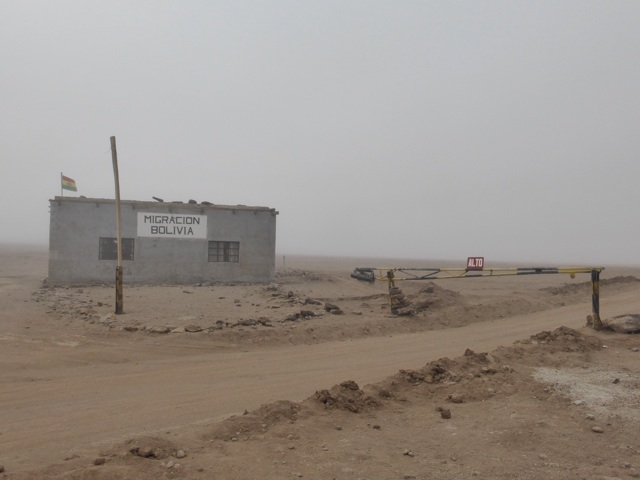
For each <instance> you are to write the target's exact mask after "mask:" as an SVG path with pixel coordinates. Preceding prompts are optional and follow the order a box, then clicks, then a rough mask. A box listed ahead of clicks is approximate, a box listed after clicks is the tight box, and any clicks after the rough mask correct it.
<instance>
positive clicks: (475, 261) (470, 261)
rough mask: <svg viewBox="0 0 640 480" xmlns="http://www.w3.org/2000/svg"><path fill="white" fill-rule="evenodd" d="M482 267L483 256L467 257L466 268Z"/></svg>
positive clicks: (478, 268)
mask: <svg viewBox="0 0 640 480" xmlns="http://www.w3.org/2000/svg"><path fill="white" fill-rule="evenodd" d="M483 268H484V257H469V258H467V270H482V269H483Z"/></svg>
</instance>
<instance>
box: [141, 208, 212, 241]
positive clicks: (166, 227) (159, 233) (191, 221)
mask: <svg viewBox="0 0 640 480" xmlns="http://www.w3.org/2000/svg"><path fill="white" fill-rule="evenodd" d="M138 236H139V237H160V238H207V216H206V215H186V214H181V213H178V214H173V213H169V214H167V213H162V214H159V213H147V212H138Z"/></svg>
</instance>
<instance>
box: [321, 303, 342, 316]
mask: <svg viewBox="0 0 640 480" xmlns="http://www.w3.org/2000/svg"><path fill="white" fill-rule="evenodd" d="M324 309H325V310H326V311H327V312H329V313H330V314H332V315H342V314H343V313H344V312H343V311H342V309H341V308H340V307H338V306H337V305H334V304H333V303H329V302H326V303H325V304H324Z"/></svg>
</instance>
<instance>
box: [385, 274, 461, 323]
mask: <svg viewBox="0 0 640 480" xmlns="http://www.w3.org/2000/svg"><path fill="white" fill-rule="evenodd" d="M389 298H390V301H391V313H393V314H394V315H400V316H409V315H415V314H417V313H420V312H423V311H424V310H427V309H430V308H442V307H448V306H452V305H464V304H465V303H466V302H465V301H464V298H463V296H462V295H460V294H459V293H457V292H454V291H452V290H447V289H446V288H442V287H439V286H438V285H436V284H435V283H433V282H429V283H428V284H427V285H426V286H425V287H423V288H421V289H420V290H419V291H418V293H417V294H415V295H411V296H408V297H405V295H404V294H403V293H402V290H400V289H399V288H398V287H392V288H390V289H389Z"/></svg>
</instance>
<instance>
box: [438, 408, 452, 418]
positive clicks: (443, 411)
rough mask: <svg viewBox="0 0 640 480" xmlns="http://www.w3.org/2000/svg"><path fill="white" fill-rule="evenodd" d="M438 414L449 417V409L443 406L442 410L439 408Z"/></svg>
mask: <svg viewBox="0 0 640 480" xmlns="http://www.w3.org/2000/svg"><path fill="white" fill-rule="evenodd" d="M440 416H441V417H442V418H444V419H446V420H448V419H450V418H451V410H449V409H447V408H443V409H442V410H440Z"/></svg>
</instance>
